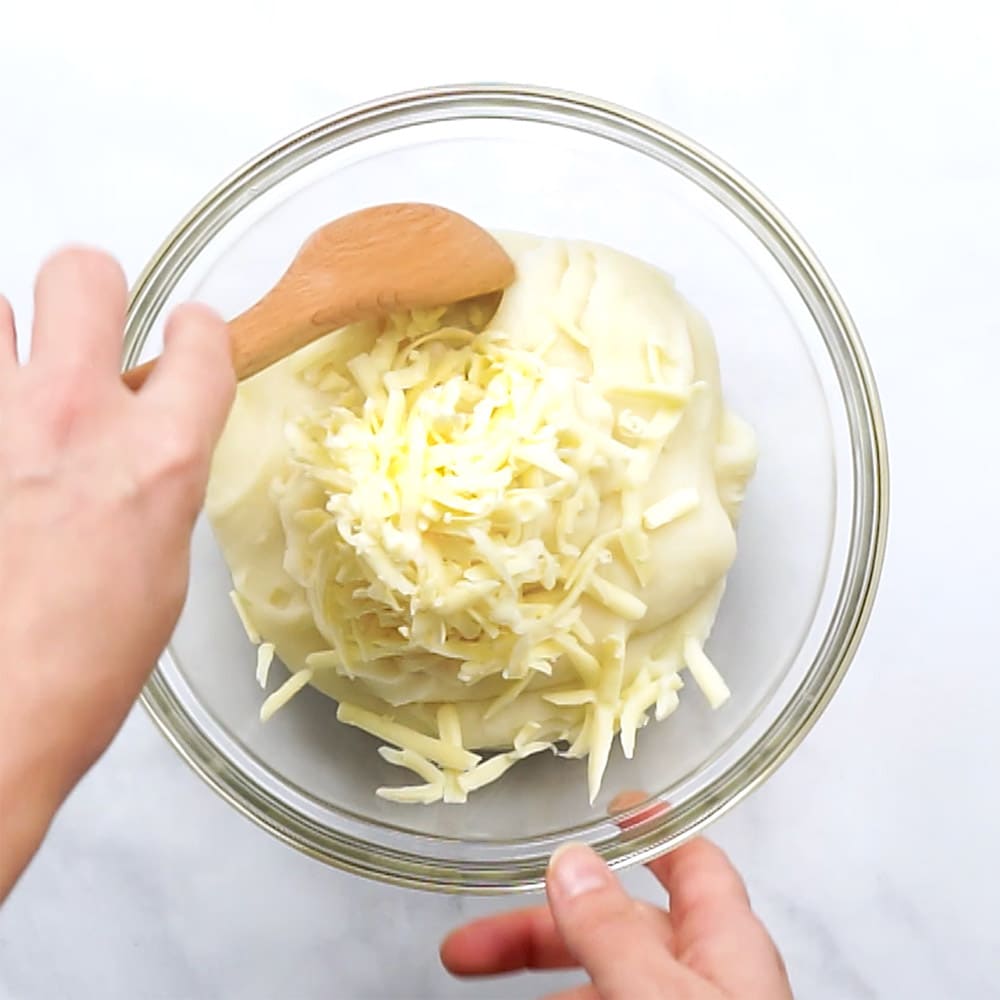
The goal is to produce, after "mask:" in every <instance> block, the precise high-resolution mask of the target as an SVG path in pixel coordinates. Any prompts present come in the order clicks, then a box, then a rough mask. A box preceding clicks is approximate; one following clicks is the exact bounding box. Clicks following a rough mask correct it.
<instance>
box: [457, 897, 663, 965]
mask: <svg viewBox="0 0 1000 1000" xmlns="http://www.w3.org/2000/svg"><path fill="white" fill-rule="evenodd" d="M636 906H638V907H639V908H640V909H641V910H642V912H643V914H644V916H645V917H646V919H648V920H649V921H650V922H651V923H652V924H653V926H654V927H655V928H656V931H657V933H658V935H659V937H660V940H661V941H662V942H663V944H664V945H666V946H667V947H669V946H670V944H671V939H672V935H671V928H670V918H669V917H668V916H667V914H666V913H665V912H664V911H663V910H660V909H658V908H657V907H655V906H652V905H651V904H649V903H645V902H638V901H637V902H636ZM441 961H442V962H443V963H444V966H445V968H446V969H447V970H448V971H449V972H451V973H452V974H454V975H456V976H497V975H500V974H502V973H504V972H521V971H523V970H527V969H571V968H575V967H576V966H577V965H579V962H577V960H576V959H575V958H574V957H573V955H572V954H571V953H570V951H569V949H568V948H567V947H566V944H565V942H564V941H563V939H562V936H561V935H560V933H559V931H558V929H557V928H556V925H555V920H554V919H553V917H552V911H551V910H550V909H549V908H548V907H547V906H534V907H529V908H527V909H523V910H514V911H512V912H510V913H502V914H500V915H499V916H495V917H485V918H484V919H482V920H476V921H473V922H472V923H470V924H466V925H465V926H464V927H460V928H458V930H456V931H453V932H452V933H451V934H449V935H448V937H447V938H445V941H444V943H443V944H442V945H441Z"/></svg>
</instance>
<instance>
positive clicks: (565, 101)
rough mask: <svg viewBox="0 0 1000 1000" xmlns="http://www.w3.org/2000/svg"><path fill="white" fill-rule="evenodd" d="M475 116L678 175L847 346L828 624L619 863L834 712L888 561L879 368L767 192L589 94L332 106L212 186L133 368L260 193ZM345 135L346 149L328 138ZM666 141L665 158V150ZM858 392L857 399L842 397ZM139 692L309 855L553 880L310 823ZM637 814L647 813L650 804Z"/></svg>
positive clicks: (454, 881) (491, 889)
mask: <svg viewBox="0 0 1000 1000" xmlns="http://www.w3.org/2000/svg"><path fill="white" fill-rule="evenodd" d="M560 115H561V116H562V117H561V118H560V117H559V116H560ZM469 118H472V119H482V118H508V119H516V120H520V121H541V122H543V123H549V124H557V125H569V126H570V127H574V128H577V129H579V130H581V131H588V132H590V133H591V134H595V135H597V136H599V137H602V138H605V139H609V140H612V141H615V142H618V143H619V144H622V145H625V146H627V147H630V148H632V149H633V150H635V151H637V152H640V153H645V154H646V155H651V156H653V157H654V158H655V159H658V160H660V161H661V162H664V163H665V164H666V165H668V166H671V167H673V168H674V169H676V170H679V171H680V172H682V173H683V174H685V175H686V176H687V177H688V178H689V179H691V180H694V181H695V182H696V183H698V184H699V186H701V187H702V188H703V189H704V190H705V191H707V192H708V193H709V194H711V195H712V196H713V197H714V198H715V199H716V200H717V201H719V202H720V203H721V204H722V205H723V206H724V207H725V208H727V209H728V210H729V211H730V212H732V213H734V214H735V215H737V217H738V218H739V219H740V221H742V222H743V223H744V224H745V225H747V226H748V228H750V229H751V231H752V232H753V234H754V235H755V236H756V237H757V238H758V240H760V242H761V243H762V244H764V246H765V247H766V248H767V249H768V251H769V252H770V254H771V256H772V257H774V258H775V259H776V260H777V262H778V263H779V265H780V266H781V268H782V270H783V271H784V272H785V274H786V276H787V277H788V278H789V279H790V280H791V281H792V282H793V284H794V285H795V287H796V289H797V291H798V292H799V294H800V296H801V297H802V298H803V300H804V302H805V304H806V305H807V307H808V308H809V310H810V313H811V314H812V316H813V318H814V319H815V320H816V322H817V325H818V326H819V327H820V332H821V334H822V335H823V337H824V340H825V341H826V346H827V348H828V349H829V350H830V351H831V354H832V353H833V351H834V349H836V351H837V352H838V353H837V356H835V357H834V358H833V360H834V364H835V367H837V376H838V381H839V387H840V389H841V392H842V393H845V402H846V403H847V405H848V410H849V411H850V413H849V422H850V434H851V446H852V450H853V458H854V470H855V483H854V491H853V497H852V500H853V507H852V514H853V516H852V522H851V535H850V543H849V547H848V548H849V553H848V562H847V566H846V568H845V570H844V573H843V578H842V581H841V585H840V588H839V595H838V599H837V603H836V609H835V611H834V615H833V618H832V624H831V625H830V626H829V627H828V629H827V633H826V636H825V638H824V641H823V643H822V645H821V647H820V649H819V650H818V651H817V653H816V655H815V657H814V659H813V663H812V664H811V666H810V668H809V671H808V673H807V675H806V677H805V678H804V680H803V681H802V682H801V683H800V685H799V687H798V688H797V689H796V692H795V694H794V695H793V696H792V698H791V700H790V701H789V702H788V703H787V704H786V705H785V706H784V708H783V709H782V710H781V712H780V714H779V715H778V717H777V718H776V719H775V720H774V721H773V722H772V723H771V724H770V726H769V727H768V729H767V730H766V732H765V733H764V734H763V736H762V737H761V738H760V739H758V740H757V741H756V743H755V744H754V745H753V746H752V747H751V748H750V749H749V750H748V751H747V752H746V753H744V754H743V755H742V756H741V757H740V758H739V760H737V761H736V762H735V763H734V764H732V765H730V766H729V767H728V768H727V769H726V771H725V772H724V773H723V774H721V775H720V776H718V777H716V778H715V779H713V780H712V781H711V782H710V783H709V784H708V785H707V786H706V787H705V788H704V789H701V790H700V791H699V792H697V793H695V794H694V795H693V796H692V798H691V799H690V800H689V801H687V802H685V803H683V804H682V805H681V806H679V807H678V808H676V809H672V810H671V811H670V813H669V814H663V815H662V816H660V817H658V818H657V819H656V820H655V821H648V822H642V823H639V824H638V825H637V826H636V827H635V828H633V829H631V830H630V831H629V834H628V836H627V837H619V838H616V839H615V840H613V841H604V842H602V843H599V844H596V845H595V846H596V847H597V849H598V850H599V851H600V853H601V854H602V855H603V856H604V858H605V860H606V861H607V862H608V863H609V864H610V865H611V866H612V867H613V868H620V867H625V866H628V865H632V864H637V863H641V862H646V861H649V860H651V859H652V858H654V857H656V856H657V855H659V854H661V853H662V852H664V851H665V850H669V849H671V848H673V847H675V846H677V845H679V844H680V843H682V842H684V841H685V840H687V839H689V838H691V837H693V836H695V835H697V834H698V833H700V832H701V831H703V830H704V829H705V828H706V827H707V826H708V825H709V824H710V823H712V822H714V821H715V820H716V819H718V818H719V817H720V816H722V815H723V814H724V813H725V812H727V811H728V810H729V809H731V808H732V807H733V806H734V805H736V804H737V803H738V802H740V801H741V800H742V799H743V798H745V797H746V796H747V795H749V794H750V792H752V791H753V790H754V789H755V788H757V787H759V786H760V785H761V784H762V783H763V782H764V781H765V780H766V779H767V778H768V777H770V776H771V775H772V774H773V773H774V772H775V771H776V770H777V769H778V767H780V765H781V764H782V763H783V762H784V761H785V760H786V759H787V758H788V757H789V756H790V755H791V753H792V752H793V751H794V750H795V749H796V748H797V747H798V746H799V744H800V743H801V742H802V740H803V739H804V738H805V736H806V735H807V734H808V733H809V731H810V730H811V729H812V727H813V726H814V725H815V723H816V721H817V720H818V719H819V717H820V716H821V715H822V713H823V711H824V710H825V709H826V707H827V705H828V704H829V702H830V700H831V699H832V697H833V695H834V694H835V692H836V690H837V688H838V687H839V685H840V683H841V681H842V680H843V678H844V676H845V674H846V672H847V670H848V668H849V666H850V664H851V661H852V660H853V658H854V655H855V653H856V652H857V649H858V646H859V644H860V641H861V638H862V635H863V633H864V630H865V627H866V625H867V623H868V620H869V618H870V615H871V612H872V608H873V606H874V601H875V595H876V591H877V588H878V582H879V578H880V576H881V571H882V566H883V563H884V559H885V550H886V541H887V535H888V504H889V472H888V454H887V442H886V435H885V427H884V422H883V417H882V412H881V406H880V403H879V397H878V391H877V388H876V385H875V380H874V376H873V374H872V371H871V367H870V365H869V362H868V359H867V356H866V354H865V351H864V348H863V346H862V344H861V340H860V337H859V335H858V333H857V330H856V328H855V325H854V322H853V320H852V318H851V316H850V314H849V312H848V310H847V307H846V305H845V303H844V301H843V299H842V298H841V296H840V294H839V292H838V291H837V289H836V287H835V286H834V284H833V282H832V280H831V279H830V277H829V276H828V274H827V273H826V271H825V269H824V268H823V267H822V265H821V264H820V263H819V261H818V259H817V258H816V256H815V254H814V253H813V252H812V250H811V249H810V248H809V246H808V245H807V244H806V242H805V241H804V240H803V239H802V237H801V236H800V235H799V234H798V232H797V231H796V230H795V229H794V228H793V227H792V226H791V224H790V223H789V222H788V221H787V220H786V219H785V217H784V216H783V215H782V214H781V213H780V212H779V211H778V209H777V208H776V207H775V206H774V205H773V204H772V203H771V202H770V201H769V200H768V199H767V198H766V197H765V196H764V195H763V194H762V193H761V192H760V191H758V190H757V189H756V188H755V187H754V186H753V185H751V184H750V183H749V182H748V181H747V180H746V179H745V178H744V177H743V176H742V175H741V174H739V173H738V172H737V171H736V170H734V169H733V168H732V167H730V166H729V165H728V164H726V163H725V162H724V161H723V160H721V159H720V158H718V157H717V156H715V155H714V154H713V153H711V152H709V151H708V150H707V149H705V148H704V147H702V146H700V145H699V144H698V143H696V142H694V141H693V140H691V139H689V138H688V137H687V136H686V135H683V134H682V133H680V132H678V131H676V130H674V129H672V128H670V127H669V126H667V125H664V124H662V123H661V122H659V121H657V120H655V119H653V118H651V117H649V116H646V115H643V114H640V113H638V112H635V111H631V110H629V109H627V108H624V107H621V106H619V105H617V104H613V103H610V102H607V101H604V100H601V99H598V98H595V97H589V96H586V95H582V94H578V93H573V92H570V91H565V90H559V89H554V88H549V87H539V86H530V85H514V84H504V83H477V84H455V85H445V86H436V87H426V88H421V89H417V90H408V91H404V92H401V93H396V94H390V95H388V96H385V97H382V98H378V99H375V100H372V101H368V102H366V103H363V104H359V105H355V106H352V107H349V108H347V109H344V110H342V111H338V112H335V113H333V114H331V115H329V116H327V117H324V118H322V119H320V120H318V121H315V122H313V123H312V124H309V125H307V126H305V127H304V128H302V129H300V130H299V131H297V132H294V133H292V134H291V135H289V136H288V137H286V138H285V139H282V140H280V141H279V142H277V143H275V144H273V145H272V146H270V147H268V148H267V149H265V150H264V151H262V152H261V153H259V154H257V155H256V156H255V157H253V158H252V159H250V160H248V161H247V162H246V163H245V164H244V165H243V166H242V167H240V168H239V169H237V170H236V171H235V172H233V173H232V174H231V175H230V176H229V177H228V178H226V179H225V180H223V181H222V182H221V183H220V184H218V185H217V186H216V187H215V188H214V189H213V190H212V191H211V192H210V193H209V194H208V195H206V196H205V197H204V198H203V199H202V200H201V201H200V202H199V203H198V204H197V205H196V206H195V207H194V208H193V209H192V210H191V211H190V212H189V213H188V214H187V215H186V216H185V217H184V218H183V219H182V220H181V222H180V223H179V224H178V225H177V226H176V227H175V229H174V230H173V232H171V233H170V235H169V236H167V238H166V239H165V240H164V241H163V243H162V244H161V245H160V247H159V248H158V249H157V250H156V252H155V253H154V254H153V256H152V257H151V259H150V261H149V263H148V264H147V265H146V267H145V268H144V269H143V271H142V272H141V274H140V276H139V277H138V279H137V280H136V283H135V285H134V287H133V290H132V294H131V298H130V304H129V311H128V320H127V325H126V339H125V350H124V360H123V367H125V368H128V367H131V366H132V365H133V364H135V363H136V360H137V358H138V355H139V352H140V350H141V348H142V346H143V344H144V342H145V338H146V336H147V335H148V333H149V330H150V328H151V326H152V323H153V321H154V320H155V318H156V317H157V316H158V315H159V313H160V312H161V310H162V307H163V305H164V303H165V302H166V300H167V298H168V296H169V294H170V292H171V291H172V289H173V287H174V286H175V285H176V282H177V281H178V280H179V278H180V277H181V275H183V273H184V272H185V271H186V269H187V267H188V266H189V264H190V263H191V262H192V261H193V260H194V259H195V257H196V256H197V255H198V253H199V252H200V251H201V249H202V248H203V247H204V246H205V244H207V243H208V241H209V240H210V239H211V238H212V237H213V236H214V235H215V233H217V232H218V231H219V230H220V229H221V228H222V227H223V226H224V225H225V224H227V223H228V222H230V221H231V220H232V219H233V218H234V217H235V216H236V215H238V214H239V212H240V211H241V210H242V209H243V208H245V207H246V206H247V205H249V204H250V203H251V202H252V201H254V200H255V199H256V198H257V197H259V196H260V195H261V194H263V193H265V192H266V191H267V190H269V189H270V188H271V187H273V186H274V185H276V184H277V183H279V182H280V181H281V180H284V179H285V178H287V177H288V176H290V175H291V174H293V173H295V172H296V171H297V170H298V169H301V168H302V167H303V166H306V165H308V164H309V163H311V162H313V161H314V160H315V159H317V158H318V157H319V156H320V155H322V152H323V151H332V150H334V149H337V148H342V147H343V146H345V145H348V144H350V143H353V142H356V141H360V140H362V139H364V138H368V137H370V136H373V135H378V134H384V133H386V132H389V131H394V130H396V129H399V128H403V127H405V126H407V125H411V124H423V123H425V122H429V121H441V120H454V119H469ZM338 137H339V139H340V140H341V141H340V145H339V146H332V147H331V146H329V143H330V141H331V140H333V139H335V138H338ZM321 147H322V150H321V152H318V153H315V155H314V156H312V157H311V158H309V153H310V151H315V150H316V149H320V148H321ZM657 150H659V151H660V154H661V155H656V152H657ZM666 153H669V156H670V160H669V163H668V162H667V160H666V158H665V155H664V154H666ZM303 157H305V159H304V160H303ZM789 262H790V263H789ZM845 379H846V380H847V383H848V385H845ZM848 387H849V388H850V390H851V393H852V398H851V399H850V400H848V399H847V398H846V390H847V388H848ZM852 405H853V407H854V409H853V410H852V409H851V407H852ZM834 625H837V627H836V629H834V627H833V626H834ZM831 633H834V634H832V635H831ZM821 660H822V661H823V670H822V671H821V672H820V674H821V676H819V683H818V686H814V687H813V688H812V689H811V690H810V694H809V700H808V705H807V707H806V709H805V710H804V711H802V712H797V713H793V712H791V711H790V710H791V709H792V708H793V707H795V705H796V703H797V697H798V696H799V695H800V693H801V691H802V688H803V687H804V686H805V685H806V683H807V682H808V681H809V680H810V678H813V675H814V673H816V670H817V664H818V663H820V661H821ZM814 680H815V678H814ZM140 700H141V703H142V705H143V707H144V708H145V709H146V711H147V712H148V714H149V715H150V717H151V718H152V719H153V721H154V722H155V724H156V725H157V727H158V728H159V729H160V730H161V732H163V734H164V736H165V737H166V738H167V740H168V741H169V742H170V743H171V744H172V745H173V746H174V748H175V749H176V750H177V752H178V753H179V754H180V756H181V757H182V758H183V759H184V760H185V761H186V762H187V763H188V764H189V765H190V766H191V767H192V768H193V769H194V771H195V772H196V773H198V774H199V775H200V776H201V778H202V779H203V780H205V781H206V782H207V783H208V784H209V785H210V786H211V787H212V788H213V789H215V791H216V792H218V793H219V794H220V795H221V796H222V797H223V798H224V799H226V800H227V801H228V802H229V803H230V804H231V805H233V806H234V807H235V808H236V809H238V810H239V811H240V812H242V813H243V814H244V815H245V816H247V817H248V818H250V819H251V820H253V821H254V822H255V823H257V824H258V825H260V826H261V827H263V828H264V829H266V830H268V831H269V832H271V833H272V834H273V835H274V836H276V837H277V838H278V839H280V840H282V841H284V842H285V843H287V844H290V845H291V846H293V847H295V848H297V849H299V850H300V851H302V852H304V853H306V854H307V855H310V856H312V857H315V858H318V859H320V860H322V861H324V862H326V863H328V864H331V865H333V866H335V867H338V868H341V869H344V870H347V871H350V872H353V873H356V874H361V875H365V876H368V877H370V878H374V879H377V880H380V881H384V882H389V883H393V884H397V885H403V886H408V887H412V888H423V889H434V890H439V891H445V892H477V893H483V894H491V893H507V892H514V891H534V890H538V889H540V888H541V887H542V886H543V884H544V877H545V868H546V864H547V852H546V853H545V854H537V855H533V856H531V857H528V858H523V857H520V858H504V859H503V860H502V861H495V860H492V861H486V862H483V861H474V862H473V861H466V860H449V861H440V860H438V859H434V858H428V857H426V856H421V855H416V854H413V853H411V852H408V851H406V850H397V849H395V848H387V847H384V846H382V845H379V846H378V847H374V846H373V845H371V844H369V843H366V842H362V841H359V840H358V839H357V838H354V837H351V836H349V835H343V834H341V833H340V832H339V831H338V832H333V831H331V830H330V829H329V828H327V827H324V826H322V825H321V824H318V823H316V822H315V821H313V820H311V819H309V818H308V817H307V816H305V815H303V814H301V813H299V812H298V811H296V810H294V809H293V808H291V807H290V806H289V805H287V804H286V803H283V802H281V801H280V799H278V798H276V797H275V796H273V795H271V794H270V793H269V792H266V791H265V790H264V789H262V788H261V787H260V786H259V785H258V784H256V783H255V782H254V781H253V780H252V779H251V778H250V777H248V776H247V775H245V774H243V773H242V772H240V771H239V770H238V769H237V768H235V767H233V766H232V765H231V764H230V762H229V761H228V760H226V759H225V758H224V757H223V756H222V755H221V754H219V753H218V752H217V751H216V750H215V748H214V746H213V744H212V743H211V741H210V740H208V739H207V737H206V735H205V733H204V732H203V731H202V729H200V728H199V727H198V726H197V725H196V724H195V721H194V720H193V719H192V718H191V717H190V715H189V714H188V713H187V712H186V711H185V710H184V709H183V707H182V706H181V705H180V703H179V701H178V700H177V699H176V697H175V696H174V693H173V692H172V690H171V689H170V688H169V686H168V685H167V684H166V682H165V680H164V678H163V674H162V661H161V664H160V665H158V666H157V668H156V670H154V672H153V674H152V676H151V677H150V680H149V682H148V683H147V684H146V686H145V688H144V690H143V692H142V695H141V698H140ZM642 809H643V810H645V815H648V812H649V806H648V803H647V804H646V805H644V806H643V807H642ZM595 822H597V821H596V820H595ZM602 822H605V823H606V820H605V821H602ZM414 836H415V837H416V835H414ZM540 842H541V841H540Z"/></svg>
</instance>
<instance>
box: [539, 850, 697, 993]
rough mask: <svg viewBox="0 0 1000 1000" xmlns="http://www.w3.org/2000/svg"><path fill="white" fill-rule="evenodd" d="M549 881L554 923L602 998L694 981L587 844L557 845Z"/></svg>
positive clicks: (679, 987) (691, 985)
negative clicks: (558, 846) (558, 847)
mask: <svg viewBox="0 0 1000 1000" xmlns="http://www.w3.org/2000/svg"><path fill="white" fill-rule="evenodd" d="M547 886H548V894H549V905H550V906H551V907H552V914H553V917H554V918H555V924H556V927H557V928H558V929H559V932H560V933H561V934H562V936H563V939H564V940H565V942H566V945H567V947H568V948H569V951H570V953H571V954H572V955H573V956H574V957H575V958H576V959H577V960H578V961H579V962H580V964H581V965H582V966H583V967H584V968H585V969H586V970H587V972H588V973H589V974H590V978H591V980H592V981H593V983H594V986H595V987H596V989H597V992H598V994H599V995H600V996H601V997H602V998H603V1000H639V998H644V997H658V996H663V995H667V996H669V995H670V991H671V990H674V991H677V992H678V993H680V995H684V994H683V991H684V990H690V989H693V988H694V987H695V986H697V985H698V982H699V981H698V980H697V979H696V977H695V976H694V974H693V973H691V972H690V971H689V970H687V969H685V968H684V967H683V966H682V965H680V964H679V963H678V962H677V961H675V959H674V958H673V956H672V955H671V954H670V953H669V951H668V949H667V947H666V945H665V944H664V942H663V940H662V939H661V937H660V936H659V935H658V934H657V932H656V929H655V928H654V927H653V925H652V923H651V922H650V921H649V920H647V919H646V918H645V917H644V915H643V912H642V910H641V909H640V908H639V907H638V906H637V905H636V904H635V902H634V901H633V900H632V899H631V898H630V897H629V896H628V894H627V893H626V892H625V890H624V889H623V888H622V886H621V884H620V883H619V882H618V880H617V879H616V878H615V877H614V875H613V874H612V873H611V871H610V869H609V868H608V866H607V865H606V864H604V862H603V861H602V860H601V859H600V858H599V857H598V856H597V855H596V854H595V853H594V852H593V851H592V850H591V849H590V848H589V847H586V846H585V845H582V844H570V845H567V846H566V847H562V848H560V849H559V850H558V851H556V853H555V854H554V855H553V857H552V861H551V862H550V864H549V875H548V880H547Z"/></svg>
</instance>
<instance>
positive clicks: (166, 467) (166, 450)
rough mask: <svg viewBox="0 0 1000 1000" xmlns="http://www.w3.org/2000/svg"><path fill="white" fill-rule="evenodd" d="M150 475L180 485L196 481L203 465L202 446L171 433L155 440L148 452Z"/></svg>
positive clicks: (204, 459)
mask: <svg viewBox="0 0 1000 1000" xmlns="http://www.w3.org/2000/svg"><path fill="white" fill-rule="evenodd" d="M149 462H150V468H149V472H150V476H151V478H152V479H154V480H156V481H158V482H163V481H170V482H174V483H177V484H179V485H182V486H187V485H191V484H193V483H196V482H197V481H198V480H199V479H200V477H201V474H202V471H203V469H204V467H205V462H206V457H205V454H204V448H202V447H201V445H200V444H199V443H198V442H197V441H195V440H192V439H191V438H187V437H183V436H181V435H179V434H171V435H168V436H166V437H164V438H163V439H162V440H160V441H159V442H157V444H156V446H155V448H153V449H151V451H150V453H149Z"/></svg>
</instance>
